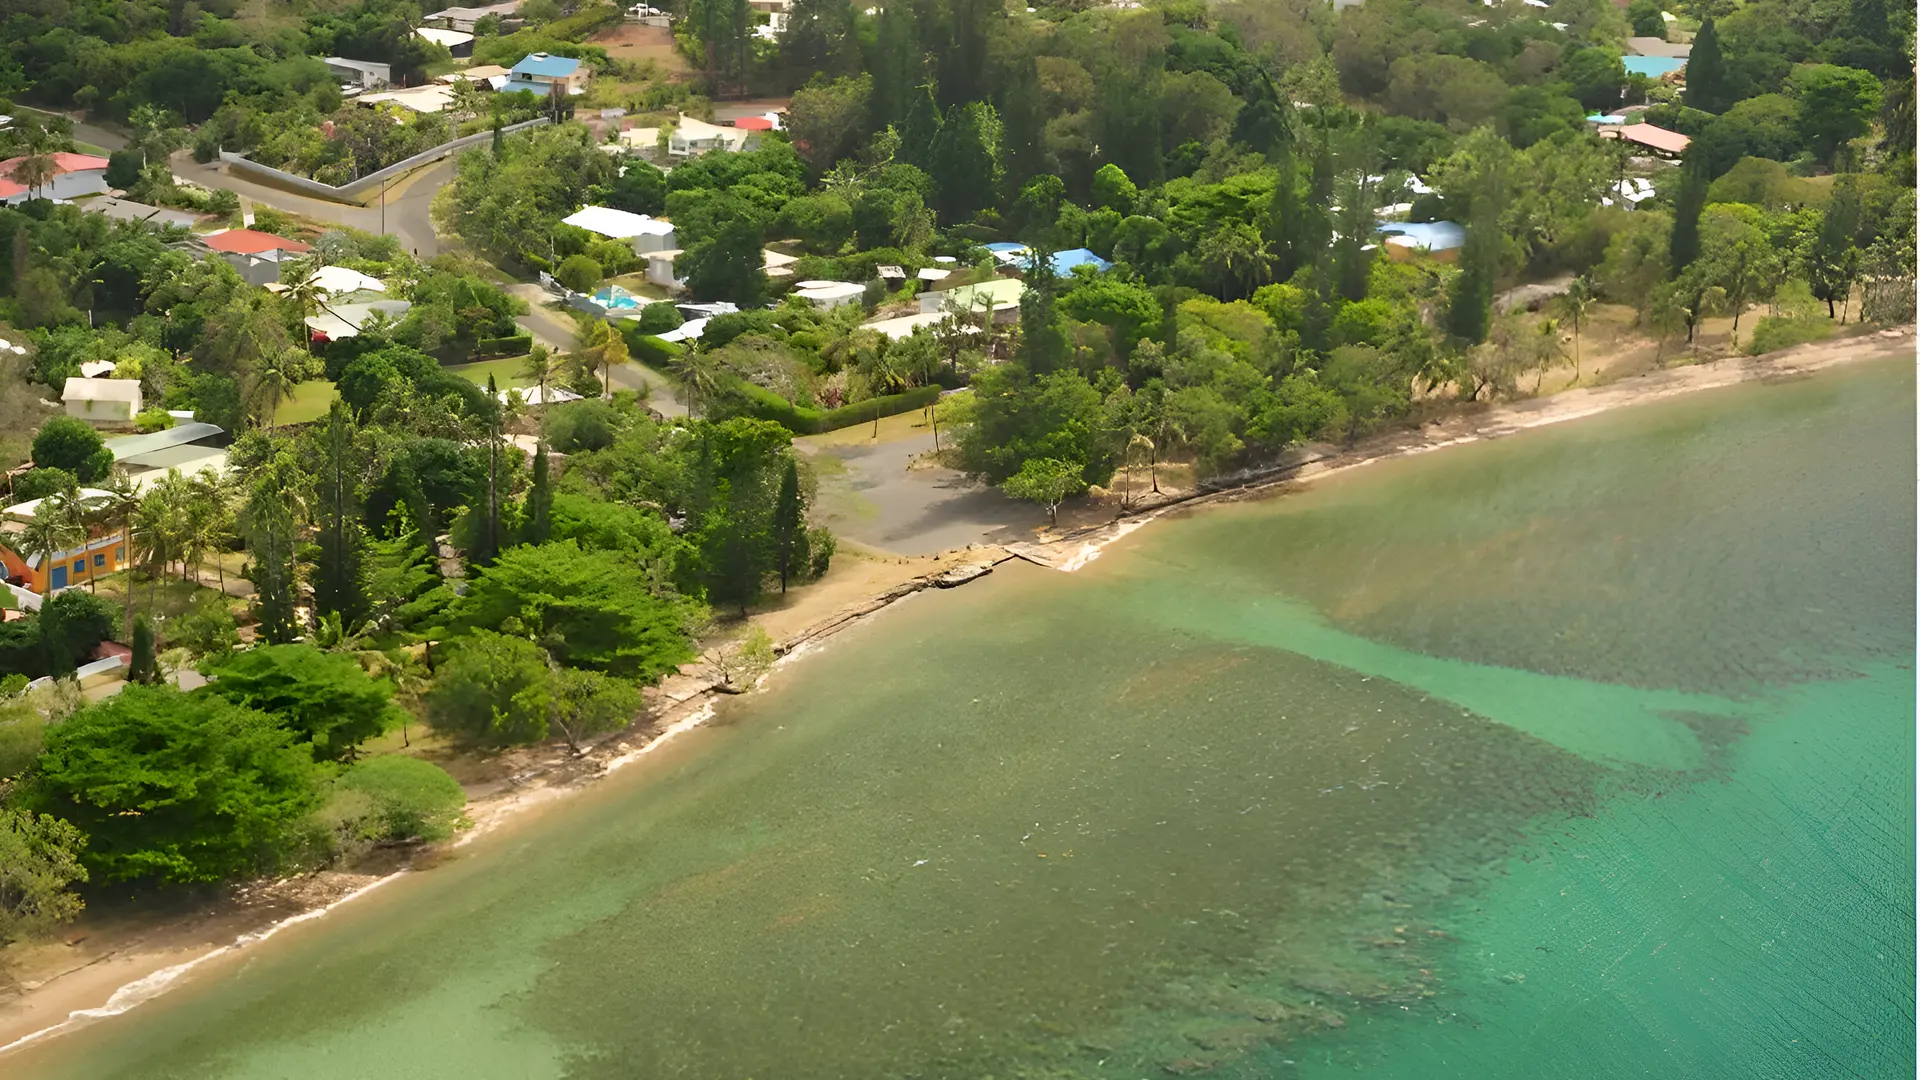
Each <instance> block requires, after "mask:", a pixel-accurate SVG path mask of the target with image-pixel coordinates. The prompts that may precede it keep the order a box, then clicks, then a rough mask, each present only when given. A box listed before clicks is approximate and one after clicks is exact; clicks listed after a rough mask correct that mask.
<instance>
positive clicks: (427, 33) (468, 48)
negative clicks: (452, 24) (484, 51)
mask: <svg viewBox="0 0 1920 1080" xmlns="http://www.w3.org/2000/svg"><path fill="white" fill-rule="evenodd" d="M413 36H414V37H417V38H419V39H420V40H422V41H430V42H432V43H434V44H435V45H438V46H440V47H441V48H443V49H445V50H447V52H449V53H452V54H453V58H454V59H456V60H460V59H464V58H466V57H469V56H472V55H473V34H471V33H469V32H467V31H463V30H442V29H437V28H435V27H431V26H423V27H421V28H419V29H418V30H415V31H414V32H413Z"/></svg>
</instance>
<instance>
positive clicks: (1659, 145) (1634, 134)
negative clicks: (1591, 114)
mask: <svg viewBox="0 0 1920 1080" xmlns="http://www.w3.org/2000/svg"><path fill="white" fill-rule="evenodd" d="M1600 137H1601V138H1603V139H1619V140H1621V141H1622V142H1628V143H1632V144H1633V145H1635V146H1639V147H1642V148H1644V149H1647V150H1651V151H1653V152H1654V153H1655V154H1657V155H1659V156H1661V157H1668V158H1677V157H1679V156H1680V155H1681V154H1684V153H1686V152H1687V147H1688V146H1689V145H1690V144H1692V142H1693V140H1692V139H1690V138H1688V137H1687V136H1685V135H1682V134H1680V133H1679V132H1677V131H1668V130H1667V129H1666V128H1663V127H1655V126H1654V125H1652V124H1628V125H1626V126H1625V127H1618V128H1603V129H1601V131H1600Z"/></svg>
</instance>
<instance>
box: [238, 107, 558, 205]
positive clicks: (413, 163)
mask: <svg viewBox="0 0 1920 1080" xmlns="http://www.w3.org/2000/svg"><path fill="white" fill-rule="evenodd" d="M548 122H549V121H548V119H547V118H546V117H544V116H541V117H536V118H534V119H532V120H523V121H521V122H520V123H518V124H511V125H508V126H507V127H504V128H502V129H501V130H502V131H503V132H506V133H507V134H512V133H513V132H516V131H525V130H526V129H528V128H533V127H539V126H540V125H541V124H545V123H548ZM492 138H493V132H492V131H481V132H476V133H474V134H472V135H462V136H461V137H459V138H457V139H454V140H453V141H452V142H444V143H441V144H440V145H439V146H436V147H434V148H433V149H431V150H426V151H423V152H421V153H418V154H415V155H413V156H412V157H410V158H407V159H405V160H403V161H396V162H394V163H393V164H391V165H389V166H387V167H386V168H384V169H380V170H378V171H376V172H370V173H368V174H367V175H365V176H363V177H361V178H360V179H358V180H355V181H353V182H351V183H347V184H342V185H340V186H339V187H334V186H333V185H332V184H323V183H321V182H320V181H318V180H310V179H308V178H307V177H304V176H295V175H294V174H292V173H290V172H285V171H282V170H280V169H276V168H274V167H273V166H271V165H262V164H260V163H259V162H257V161H249V160H248V159H247V158H246V157H244V156H242V155H240V154H230V153H228V152H226V151H225V150H222V151H221V152H220V160H221V161H222V162H223V163H225V164H226V166H227V170H228V171H229V172H233V173H237V174H239V175H241V176H244V177H246V178H248V179H250V180H257V181H259V182H261V183H263V184H271V185H272V186H274V187H277V188H283V189H285V190H287V191H292V192H295V193H297V194H301V195H311V196H313V197H314V198H316V199H326V200H327V201H329V202H337V203H347V204H350V205H353V206H361V205H364V202H363V200H362V199H361V196H363V195H367V194H369V193H371V192H375V191H378V190H380V185H382V184H384V183H386V182H388V181H390V180H394V179H397V178H398V177H401V176H404V175H406V174H407V173H409V172H412V171H413V170H415V169H417V168H419V167H420V166H422V165H430V164H432V163H433V162H436V161H438V160H440V159H441V158H443V157H446V156H447V155H449V154H451V153H453V152H454V151H456V150H464V149H466V148H467V147H469V146H477V145H479V144H480V143H483V142H488V141H490V140H492Z"/></svg>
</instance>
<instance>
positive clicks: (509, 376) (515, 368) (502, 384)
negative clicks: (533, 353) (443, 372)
mask: <svg viewBox="0 0 1920 1080" xmlns="http://www.w3.org/2000/svg"><path fill="white" fill-rule="evenodd" d="M526 364H527V358H526V357H524V356H502V357H500V358H499V359H496V360H482V361H480V362H479V363H477V364H448V365H447V371H448V372H450V373H452V374H454V375H458V376H460V377H461V378H463V379H466V380H467V381H468V382H471V383H473V384H474V385H475V386H485V385H487V376H489V375H491V376H493V382H494V385H495V386H498V387H499V388H500V389H502V390H505V389H507V388H508V387H510V386H518V387H522V388H524V387H528V386H532V385H533V380H532V379H529V378H527V377H526V376H524V375H522V374H520V369H521V368H523V367H525V366H526Z"/></svg>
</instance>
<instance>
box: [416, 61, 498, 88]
mask: <svg viewBox="0 0 1920 1080" xmlns="http://www.w3.org/2000/svg"><path fill="white" fill-rule="evenodd" d="M512 77H513V72H512V71H509V70H508V69H506V68H503V67H501V66H500V65H499V64H475V65H473V66H472V67H469V68H466V69H464V70H462V71H450V72H448V73H447V74H445V75H442V76H440V77H438V78H436V79H435V80H434V81H435V82H440V83H446V84H447V85H448V86H452V85H453V84H455V83H461V82H468V81H472V82H477V83H480V84H481V85H483V86H485V87H487V88H488V89H489V90H498V89H500V88H501V87H503V86H505V85H507V80H508V79H511V78H512Z"/></svg>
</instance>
